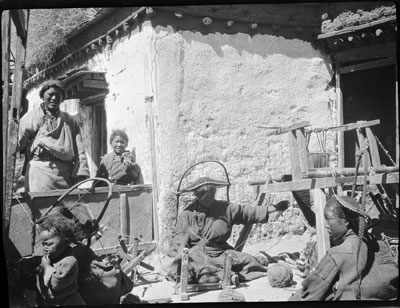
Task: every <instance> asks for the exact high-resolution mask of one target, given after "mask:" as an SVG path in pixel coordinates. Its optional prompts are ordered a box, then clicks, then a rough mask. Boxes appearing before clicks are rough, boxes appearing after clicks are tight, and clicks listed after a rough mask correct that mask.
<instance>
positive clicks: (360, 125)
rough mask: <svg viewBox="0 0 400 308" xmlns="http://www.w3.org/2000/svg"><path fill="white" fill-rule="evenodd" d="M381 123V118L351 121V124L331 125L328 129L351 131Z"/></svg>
mask: <svg viewBox="0 0 400 308" xmlns="http://www.w3.org/2000/svg"><path fill="white" fill-rule="evenodd" d="M380 123H381V121H380V120H372V121H358V122H356V123H349V124H344V125H339V126H334V127H329V128H328V129H331V130H336V131H339V132H344V131H349V130H353V129H358V128H364V127H370V126H375V125H379V124H380Z"/></svg>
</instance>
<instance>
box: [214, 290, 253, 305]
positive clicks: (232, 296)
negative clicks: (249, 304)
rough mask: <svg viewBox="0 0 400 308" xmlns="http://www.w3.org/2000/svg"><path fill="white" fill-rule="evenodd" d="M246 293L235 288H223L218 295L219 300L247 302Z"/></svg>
mask: <svg viewBox="0 0 400 308" xmlns="http://www.w3.org/2000/svg"><path fill="white" fill-rule="evenodd" d="M245 301H246V299H245V298H244V295H243V294H242V293H240V292H239V291H236V290H234V289H225V290H222V291H221V293H219V295H218V302H245Z"/></svg>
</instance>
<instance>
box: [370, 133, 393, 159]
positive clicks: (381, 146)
mask: <svg viewBox="0 0 400 308" xmlns="http://www.w3.org/2000/svg"><path fill="white" fill-rule="evenodd" d="M374 138H375V140H376V142H377V143H378V145H379V147H380V148H381V149H382V151H383V153H385V155H386V157H387V158H389V160H390V162H391V163H392V164H393V166H396V163H395V162H394V160H393V159H392V157H391V156H390V154H389V151H388V150H386V149H385V147H384V146H383V144H382V143H381V141H380V140H379V139H378V137H377V136H376V135H375V134H374Z"/></svg>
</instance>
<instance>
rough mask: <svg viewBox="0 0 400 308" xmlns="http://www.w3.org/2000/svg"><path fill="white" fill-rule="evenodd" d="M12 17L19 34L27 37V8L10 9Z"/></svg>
mask: <svg viewBox="0 0 400 308" xmlns="http://www.w3.org/2000/svg"><path fill="white" fill-rule="evenodd" d="M10 12H11V18H12V20H13V22H14V25H15V29H16V31H17V35H18V36H19V37H22V38H26V33H27V26H28V25H27V22H26V20H27V16H26V15H27V10H10Z"/></svg>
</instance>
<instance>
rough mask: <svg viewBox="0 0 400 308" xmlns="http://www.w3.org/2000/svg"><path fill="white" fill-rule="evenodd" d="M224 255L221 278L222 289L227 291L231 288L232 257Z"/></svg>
mask: <svg viewBox="0 0 400 308" xmlns="http://www.w3.org/2000/svg"><path fill="white" fill-rule="evenodd" d="M224 255H225V256H224V276H223V277H222V288H223V289H228V288H230V287H231V270H232V255H231V254H230V253H229V252H225V253H224Z"/></svg>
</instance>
